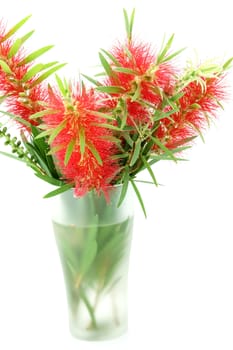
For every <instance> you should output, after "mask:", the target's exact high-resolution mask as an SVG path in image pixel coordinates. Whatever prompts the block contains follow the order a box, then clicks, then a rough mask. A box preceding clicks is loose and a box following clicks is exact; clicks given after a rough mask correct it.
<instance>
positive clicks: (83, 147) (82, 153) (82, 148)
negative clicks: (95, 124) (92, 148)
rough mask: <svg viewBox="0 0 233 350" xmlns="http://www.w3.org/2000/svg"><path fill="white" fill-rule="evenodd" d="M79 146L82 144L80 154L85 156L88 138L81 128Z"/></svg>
mask: <svg viewBox="0 0 233 350" xmlns="http://www.w3.org/2000/svg"><path fill="white" fill-rule="evenodd" d="M79 144H80V153H81V155H82V156H83V155H84V153H85V148H86V137H85V130H84V128H82V127H81V128H80V130H79Z"/></svg>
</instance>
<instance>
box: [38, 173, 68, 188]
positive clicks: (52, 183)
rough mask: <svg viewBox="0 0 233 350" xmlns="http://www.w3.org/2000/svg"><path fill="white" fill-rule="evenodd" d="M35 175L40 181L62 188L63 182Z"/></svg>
mask: <svg viewBox="0 0 233 350" xmlns="http://www.w3.org/2000/svg"><path fill="white" fill-rule="evenodd" d="M35 175H36V176H37V177H38V178H40V179H41V180H43V181H45V182H47V183H49V184H51V185H54V186H62V185H63V182H62V181H61V180H57V179H54V178H53V177H50V176H47V175H42V174H40V173H35Z"/></svg>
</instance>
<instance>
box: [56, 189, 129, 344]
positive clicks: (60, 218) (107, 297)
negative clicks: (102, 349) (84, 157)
mask: <svg viewBox="0 0 233 350" xmlns="http://www.w3.org/2000/svg"><path fill="white" fill-rule="evenodd" d="M120 193H121V186H116V187H113V188H112V189H111V190H110V192H109V200H108V201H107V202H106V198H105V197H104V196H103V195H100V196H99V195H97V194H96V193H94V192H89V193H88V194H87V195H85V196H84V197H81V198H75V197H74V196H73V191H72V190H69V191H67V192H65V193H63V194H61V195H59V196H57V197H56V198H55V203H54V206H53V215H52V221H53V228H54V233H55V238H56V242H57V247H58V251H59V255H60V259H61V265H62V268H63V273H64V281H65V286H66V292H67V301H68V310H69V321H70V331H71V334H72V335H73V336H75V337H77V338H79V339H86V340H105V339H111V338H115V337H117V336H120V335H122V334H123V333H124V332H126V330H127V323H128V322H127V315H128V306H127V284H128V264H129V253H130V245H131V235H132V227H133V208H132V202H133V201H132V196H131V192H130V190H128V192H127V195H126V197H125V199H124V201H123V203H122V204H121V205H120V207H118V202H119V196H120Z"/></svg>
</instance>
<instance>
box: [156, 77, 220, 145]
mask: <svg viewBox="0 0 233 350" xmlns="http://www.w3.org/2000/svg"><path fill="white" fill-rule="evenodd" d="M202 80H203V82H204V85H203V84H200V83H199V82H197V81H194V82H191V83H189V84H188V85H187V86H186V87H185V88H184V89H183V96H182V97H181V98H180V100H179V112H177V113H175V114H172V115H171V118H172V119H173V122H172V121H171V120H169V119H167V118H165V119H163V120H162V121H161V123H160V126H159V128H158V129H157V131H156V135H155V136H156V137H158V138H159V139H160V140H162V141H164V142H165V145H166V147H167V148H170V149H172V148H176V147H177V146H178V145H181V144H182V143H184V142H185V139H186V138H188V137H192V136H196V135H197V134H198V131H199V132H201V131H202V130H203V129H204V128H205V127H206V125H207V124H208V119H207V118H208V116H209V117H215V116H216V113H217V111H218V110H219V108H220V104H219V102H220V103H221V102H223V101H224V100H225V99H226V87H225V86H224V83H223V80H224V76H221V77H214V78H204V77H203V78H202ZM204 86H205V88H203V87H204Z"/></svg>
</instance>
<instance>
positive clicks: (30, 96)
mask: <svg viewBox="0 0 233 350" xmlns="http://www.w3.org/2000/svg"><path fill="white" fill-rule="evenodd" d="M0 28H1V26H0ZM0 30H1V31H0V59H1V60H2V61H3V62H4V63H5V67H2V66H1V65H0V91H1V92H2V93H3V94H4V95H8V97H7V98H6V106H7V111H8V112H10V113H13V114H15V115H16V116H19V117H21V118H22V119H24V120H25V121H29V122H30V123H31V124H33V125H38V122H37V121H36V120H30V119H29V118H30V116H31V115H32V114H34V113H36V112H39V111H42V110H43V109H44V107H42V105H41V102H46V96H47V91H46V89H45V88H44V87H43V85H42V84H37V85H36V86H35V87H32V86H33V85H32V84H33V82H34V81H35V79H36V77H33V78H31V79H29V80H28V81H27V82H23V80H22V79H23V77H24V76H25V74H26V73H27V72H28V70H29V68H30V67H31V64H21V62H22V61H23V59H24V58H25V57H26V55H25V53H24V51H23V49H20V50H19V51H18V52H17V53H16V54H15V55H14V56H13V57H10V58H9V53H10V50H11V48H12V45H13V42H12V41H11V40H9V39H8V40H5V41H3V42H2V43H1V38H3V37H4V34H5V30H4V29H3V28H1V29H0ZM19 124H20V123H19ZM20 125H21V126H22V127H23V128H25V125H24V124H20Z"/></svg>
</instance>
